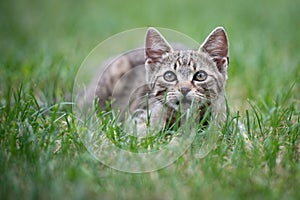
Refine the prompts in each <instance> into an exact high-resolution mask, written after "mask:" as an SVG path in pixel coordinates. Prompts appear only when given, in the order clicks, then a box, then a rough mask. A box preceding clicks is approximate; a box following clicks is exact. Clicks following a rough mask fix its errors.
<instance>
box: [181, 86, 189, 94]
mask: <svg viewBox="0 0 300 200" xmlns="http://www.w3.org/2000/svg"><path fill="white" fill-rule="evenodd" d="M189 91H191V89H190V88H186V87H183V88H180V92H181V94H182V95H183V96H186V95H187V93H189Z"/></svg>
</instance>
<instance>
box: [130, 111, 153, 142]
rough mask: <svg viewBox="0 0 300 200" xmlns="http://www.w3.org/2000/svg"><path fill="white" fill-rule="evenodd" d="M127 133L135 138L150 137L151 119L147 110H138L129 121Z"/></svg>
mask: <svg viewBox="0 0 300 200" xmlns="http://www.w3.org/2000/svg"><path fill="white" fill-rule="evenodd" d="M126 131H127V133H128V134H131V135H133V136H135V137H147V136H148V135H149V131H150V128H149V119H148V117H147V113H146V111H145V110H142V109H138V110H136V111H135V112H134V113H133V115H132V116H131V117H130V118H129V119H128V120H127V125H126Z"/></svg>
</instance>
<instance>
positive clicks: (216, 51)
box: [199, 27, 229, 75]
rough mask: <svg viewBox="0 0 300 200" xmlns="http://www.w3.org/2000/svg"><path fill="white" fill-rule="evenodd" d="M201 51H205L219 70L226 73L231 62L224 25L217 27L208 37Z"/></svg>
mask: <svg viewBox="0 0 300 200" xmlns="http://www.w3.org/2000/svg"><path fill="white" fill-rule="evenodd" d="M199 51H204V52H206V53H208V54H209V56H210V57H211V58H212V59H213V61H214V62H215V63H216V65H217V67H218V69H219V71H220V72H221V73H223V74H225V75H226V73H227V67H228V64H229V55H228V38H227V34H226V31H225V29H224V28H223V27H217V28H216V29H215V30H213V31H212V32H211V34H210V35H209V36H208V37H207V38H206V40H205V41H204V43H203V44H202V45H201V47H200V49H199Z"/></svg>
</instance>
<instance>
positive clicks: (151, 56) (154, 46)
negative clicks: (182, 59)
mask: <svg viewBox="0 0 300 200" xmlns="http://www.w3.org/2000/svg"><path fill="white" fill-rule="evenodd" d="M145 48H146V49H145V53H146V59H147V61H148V62H149V63H151V62H157V61H159V60H160V59H161V58H162V55H163V54H165V53H169V52H172V51H173V50H172V47H171V46H170V45H169V43H168V42H167V41H166V39H165V38H164V37H163V36H162V35H161V34H160V33H159V32H158V31H157V30H156V29H154V28H149V29H148V30H147V34H146V44H145Z"/></svg>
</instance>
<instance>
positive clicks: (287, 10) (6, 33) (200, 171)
mask: <svg viewBox="0 0 300 200" xmlns="http://www.w3.org/2000/svg"><path fill="white" fill-rule="evenodd" d="M299 10H300V2H299V1H297V0H285V1H283V0H282V1H280V0H275V1H274V0H262V1H245V2H241V1H234V0H229V1H226V2H224V1H221V0H218V1H210V2H202V1H179V0H175V1H145V2H142V1H138V0H130V1H126V2H125V1H119V2H117V1H102V2H98V1H87V2H85V3H84V2H82V1H62V2H61V1H34V0H32V1H29V0H28V1H16V0H13V1H1V2H0V172H1V176H0V185H1V186H0V199H83V198H90V199H202V198H204V199H241V198H243V199H244V198H246V199H299V198H300V193H299V188H300V136H299V135H300V109H299V105H300V104H299V99H300V89H299V86H300V85H299V83H300V80H299V77H300V57H299V53H300V38H299V35H300V29H299V26H300V21H299V16H298V15H299ZM219 25H223V26H225V28H226V30H227V32H228V35H229V39H230V67H229V80H228V85H227V97H228V102H229V105H230V106H231V111H230V116H231V117H232V118H234V117H238V118H239V120H241V121H243V122H244V124H246V132H247V134H248V137H249V140H250V141H251V143H252V148H251V149H248V148H246V145H245V143H244V140H242V138H241V137H239V135H238V134H237V133H235V132H232V131H230V130H231V129H224V130H223V134H222V137H220V139H219V141H218V143H217V146H216V148H215V149H214V150H213V151H212V152H211V153H210V154H208V155H207V156H206V157H204V158H203V159H196V158H194V157H193V154H192V151H191V150H188V151H187V152H186V153H185V154H184V155H183V156H182V157H180V158H179V159H178V160H177V161H176V162H175V163H174V164H172V165H170V166H168V167H166V168H164V169H161V170H159V171H155V172H151V173H145V174H130V173H124V172H119V171H115V170H113V169H111V168H109V167H106V166H104V165H102V164H101V163H100V162H98V161H97V160H95V159H93V157H92V156H91V155H90V154H89V153H88V151H87V150H86V148H85V147H84V145H83V143H82V141H81V140H80V139H79V137H78V132H77V129H76V124H75V120H74V115H73V112H72V105H71V103H70V102H69V100H67V99H68V98H67V96H69V95H70V94H71V93H72V87H73V82H74V78H75V76H76V72H77V70H78V69H79V67H80V65H81V63H82V61H83V60H84V58H85V57H86V56H87V55H88V53H89V52H90V51H91V50H92V49H93V48H94V47H95V46H96V45H97V44H98V43H100V42H101V41H103V40H104V39H106V38H107V37H109V36H111V35H113V34H116V33H118V32H121V31H124V30H127V29H131V28H136V27H146V26H155V27H164V28H171V29H175V30H178V31H180V32H183V33H185V34H187V35H189V36H190V37H192V38H194V39H195V40H197V41H199V42H201V41H202V40H203V39H204V38H205V36H206V35H207V34H208V33H209V32H210V31H211V30H212V29H213V28H214V27H216V26H219ZM229 125H230V124H229Z"/></svg>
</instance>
